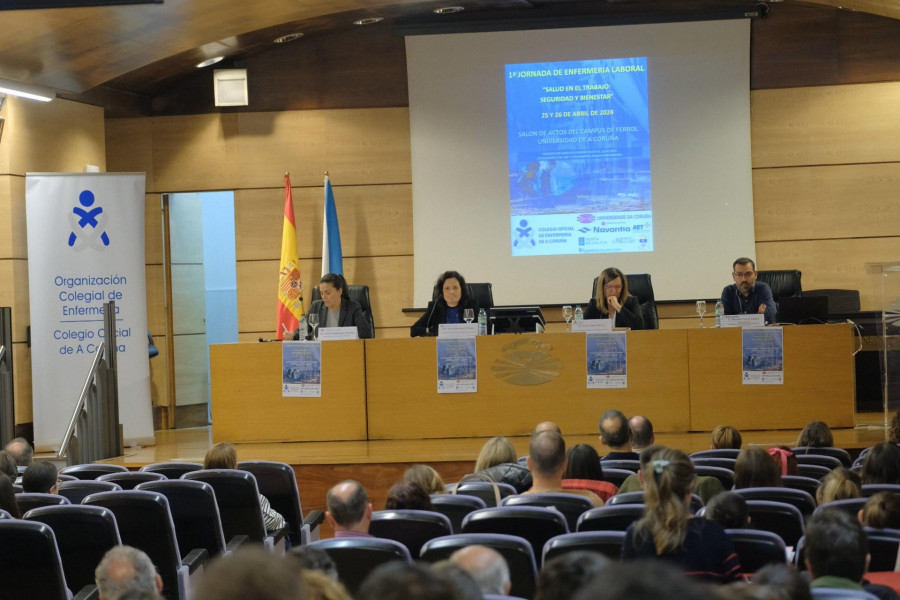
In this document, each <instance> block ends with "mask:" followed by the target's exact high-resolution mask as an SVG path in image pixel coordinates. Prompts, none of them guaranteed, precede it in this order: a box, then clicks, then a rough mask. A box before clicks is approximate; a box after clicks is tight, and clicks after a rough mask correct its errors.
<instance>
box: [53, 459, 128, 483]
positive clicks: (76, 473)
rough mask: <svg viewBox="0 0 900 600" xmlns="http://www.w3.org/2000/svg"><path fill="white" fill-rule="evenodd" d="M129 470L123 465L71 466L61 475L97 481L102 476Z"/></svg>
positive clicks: (92, 464)
mask: <svg viewBox="0 0 900 600" xmlns="http://www.w3.org/2000/svg"><path fill="white" fill-rule="evenodd" d="M127 471H128V469H127V468H126V467H123V466H121V465H107V464H102V463H101V464H98V463H91V464H86V465H71V466H68V467H64V468H63V469H62V470H61V471H60V474H62V475H71V476H73V477H75V478H77V479H97V478H98V477H99V476H101V475H106V474H107V473H125V472H127Z"/></svg>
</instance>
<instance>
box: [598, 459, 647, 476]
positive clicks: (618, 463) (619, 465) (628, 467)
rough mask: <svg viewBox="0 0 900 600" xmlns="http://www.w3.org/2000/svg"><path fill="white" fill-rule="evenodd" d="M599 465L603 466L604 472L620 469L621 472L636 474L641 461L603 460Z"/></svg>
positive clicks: (639, 468)
mask: <svg viewBox="0 0 900 600" xmlns="http://www.w3.org/2000/svg"><path fill="white" fill-rule="evenodd" d="M600 464H602V465H603V470H604V472H605V471H606V469H622V470H623V471H631V472H632V473H637V472H638V471H640V470H641V461H639V460H628V459H625V458H622V459H610V460H604V461H602V462H601V463H600Z"/></svg>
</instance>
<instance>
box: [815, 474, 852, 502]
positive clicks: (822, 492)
mask: <svg viewBox="0 0 900 600" xmlns="http://www.w3.org/2000/svg"><path fill="white" fill-rule="evenodd" d="M861 485H862V481H861V480H860V478H859V475H857V474H856V473H854V472H853V471H851V470H850V469H848V468H847V467H838V468H836V469H834V470H832V471H831V472H830V473H829V474H828V475H826V476H825V477H823V478H822V481H820V482H819V487H818V488H817V489H816V504H818V505H819V506H822V505H823V504H828V503H829V502H834V501H835V500H846V499H847V498H859V497H861V496H862V491H861V490H860V486H861Z"/></svg>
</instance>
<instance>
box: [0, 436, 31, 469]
mask: <svg viewBox="0 0 900 600" xmlns="http://www.w3.org/2000/svg"><path fill="white" fill-rule="evenodd" d="M4 450H6V451H7V452H9V453H10V454H11V455H12V457H13V458H14V459H15V460H16V465H17V466H19V467H27V466H29V465H31V461H32V460H33V459H34V448H32V447H31V444H29V443H28V440H26V439H25V438H20V437H17V438H13V439H12V440H10V442H9V443H8V444H6V447H5V448H4Z"/></svg>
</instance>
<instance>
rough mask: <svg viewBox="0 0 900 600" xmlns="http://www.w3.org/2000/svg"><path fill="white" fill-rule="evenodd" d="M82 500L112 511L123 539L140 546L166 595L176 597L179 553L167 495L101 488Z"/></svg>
mask: <svg viewBox="0 0 900 600" xmlns="http://www.w3.org/2000/svg"><path fill="white" fill-rule="evenodd" d="M84 504H87V505H88V506H102V507H104V508H108V509H109V510H110V511H112V513H113V514H114V515H115V516H116V523H117V524H118V526H119V536H120V537H121V538H122V543H123V544H126V545H128V546H134V547H135V548H138V549H139V550H143V551H144V552H145V553H146V554H147V556H149V557H150V560H151V561H153V564H154V565H156V569H157V571H158V572H159V574H160V576H161V577H162V580H163V593H164V594H165V595H166V598H178V590H179V585H178V570H179V568H180V567H181V554H180V553H179V551H178V540H177V538H176V537H175V526H174V524H173V523H172V513H171V512H170V511H169V501H168V500H167V499H166V497H165V496H163V495H162V494H158V493H156V492H147V491H140V490H124V491H117V492H100V493H98V494H91V495H90V496H88V497H87V498H85V499H84Z"/></svg>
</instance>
